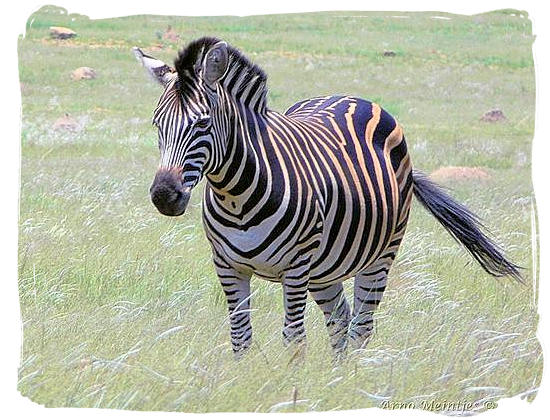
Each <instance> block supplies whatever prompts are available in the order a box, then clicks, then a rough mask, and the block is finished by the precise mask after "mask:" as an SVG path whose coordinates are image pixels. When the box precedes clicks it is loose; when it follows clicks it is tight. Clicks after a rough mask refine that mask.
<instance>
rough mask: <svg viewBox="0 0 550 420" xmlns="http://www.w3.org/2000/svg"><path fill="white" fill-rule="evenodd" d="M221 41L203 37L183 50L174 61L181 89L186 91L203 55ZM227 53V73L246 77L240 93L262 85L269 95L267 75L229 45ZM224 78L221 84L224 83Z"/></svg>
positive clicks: (240, 87)
mask: <svg viewBox="0 0 550 420" xmlns="http://www.w3.org/2000/svg"><path fill="white" fill-rule="evenodd" d="M220 41H221V40H220V39H218V38H214V37H203V38H199V39H197V40H195V41H192V42H190V43H189V44H188V45H187V46H186V47H185V48H184V49H182V50H181V51H180V52H179V54H178V57H177V58H176V60H175V61H174V67H175V68H176V71H177V73H178V76H179V79H180V81H181V82H182V83H179V88H180V89H182V90H185V80H189V78H195V77H196V76H197V74H196V70H195V69H196V65H197V63H198V61H199V60H201V59H202V55H203V54H204V52H205V51H207V50H208V49H209V48H210V47H212V46H213V45H215V44H217V43H218V42H220ZM227 51H228V53H229V69H228V72H227V73H233V74H235V73H239V74H244V75H245V76H244V77H243V78H242V79H241V80H240V81H239V84H240V86H239V89H238V92H240V91H242V90H244V89H245V88H246V87H247V86H248V85H249V84H250V83H255V84H257V85H261V86H262V87H263V90H264V91H265V93H264V97H265V94H266V93H267V75H266V73H265V72H264V71H263V70H262V69H261V68H260V67H259V66H258V65H256V64H254V63H252V62H251V61H250V60H249V59H248V58H247V57H245V56H244V55H243V54H242V53H241V52H240V51H239V50H238V49H236V48H235V47H233V46H231V45H228V46H227ZM224 78H226V76H224V77H223V78H222V80H221V83H222V84H223V82H224V80H223V79H224Z"/></svg>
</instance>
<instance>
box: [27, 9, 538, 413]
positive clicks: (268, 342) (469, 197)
mask: <svg viewBox="0 0 550 420" xmlns="http://www.w3.org/2000/svg"><path fill="white" fill-rule="evenodd" d="M182 10H183V9H182ZM521 13H522V12H518V11H513V10H503V11H497V12H493V13H487V14H483V15H477V16H470V17H465V16H457V15H446V14H437V16H439V17H445V19H441V18H433V16H435V15H434V14H433V13H396V12H392V13H366V12H353V13H350V12H332V13H315V14H300V15H279V16H258V17H246V18H233V17H208V18H176V17H162V16H133V17H127V18H118V19H108V20H95V21H94V20H89V19H88V18H86V17H85V16H81V15H67V13H66V12H64V11H63V10H62V9H59V8H54V7H45V8H42V9H41V10H39V11H38V12H36V13H35V14H33V15H32V16H31V17H30V18H29V21H28V22H29V23H28V25H27V33H26V36H25V37H24V38H23V37H21V38H20V40H19V68H20V80H21V91H22V101H23V116H22V139H21V141H22V160H21V162H22V163H21V196H20V231H19V232H20V233H19V255H20V257H19V290H20V300H21V312H22V322H23V335H24V341H23V347H22V356H21V366H20V379H19V383H18V388H19V390H20V392H21V393H22V394H23V395H25V396H27V397H29V398H30V399H31V400H33V401H35V402H37V403H39V404H43V405H46V406H48V407H53V406H71V407H109V408H124V409H132V410H165V411H167V410H174V411H192V412H195V411H197V412H204V411H307V410H337V409H352V408H363V407H372V406H381V405H382V404H383V403H384V402H385V401H386V402H392V403H393V402H403V403H414V404H417V406H420V405H421V403H422V401H428V402H429V401H435V402H441V401H447V402H453V401H468V402H471V403H472V404H474V407H473V408H472V409H471V410H472V411H478V410H481V411H482V410H484V409H486V408H488V407H489V408H490V407H491V404H492V403H493V402H497V401H498V399H500V398H503V397H510V396H516V395H518V394H521V395H522V396H523V397H526V398H527V399H529V400H530V399H532V398H534V396H535V395H536V390H537V388H538V385H539V382H540V380H541V375H542V365H543V360H542V352H541V347H540V345H539V343H538V341H537V339H536V327H537V306H536V305H537V293H536V286H533V284H535V283H534V280H533V279H534V278H535V274H536V273H535V272H534V271H533V244H534V243H535V244H536V241H535V242H533V241H532V239H533V235H536V232H535V231H534V226H535V223H534V221H533V219H534V217H535V216H534V214H535V213H534V200H533V192H532V186H531V177H530V170H531V167H530V153H531V141H532V137H533V129H534V115H535V113H534V106H535V81H534V67H533V60H532V54H531V44H532V42H533V40H534V37H533V35H532V33H531V24H530V21H529V20H528V19H527V18H526V16H525V14H524V13H523V14H521ZM520 14H521V16H520ZM52 25H55V26H68V27H70V28H72V29H74V30H75V31H76V32H77V33H78V37H77V38H76V39H74V40H68V41H54V40H51V39H49V29H48V28H49V26H52ZM168 25H171V26H172V28H173V30H174V31H175V32H177V33H178V34H179V35H180V36H181V41H180V42H176V43H173V42H169V41H165V40H162V39H161V38H160V34H162V32H163V31H164V30H165V29H166V27H167V26H168ZM203 35H215V36H218V37H221V38H223V39H225V40H227V41H228V42H230V43H232V44H233V45H235V46H237V47H238V48H240V49H241V50H242V51H244V52H245V53H246V54H247V55H248V56H249V58H250V59H252V60H253V61H254V62H256V63H258V64H259V65H261V66H262V67H263V68H264V69H265V71H266V72H267V74H268V76H269V82H268V83H269V88H270V93H269V102H270V106H271V108H273V109H276V110H279V111H283V110H284V109H286V108H287V107H288V106H290V105H291V104H293V103H294V102H296V101H298V100H300V99H304V98H307V97H311V96H317V95H321V94H334V93H347V94H353V95H358V96H361V97H364V98H366V99H370V100H374V101H377V102H378V103H380V104H381V105H382V106H383V107H384V108H386V109H387V110H388V111H390V112H391V113H393V114H394V116H396V117H397V118H398V119H399V121H400V122H401V124H402V125H403V127H404V130H405V134H406V136H407V139H408V144H409V148H410V151H411V155H412V158H413V162H414V164H415V166H416V167H417V168H419V169H422V170H425V171H427V172H430V171H432V170H434V169H437V168H438V167H440V166H449V165H455V166H479V167H483V168H485V169H486V170H487V171H488V172H489V174H490V175H491V177H490V178H489V179H487V180H484V181H475V182H471V181H470V182H468V181H464V182H454V183H453V185H450V186H451V187H452V188H453V194H454V195H455V196H456V197H457V198H458V199H459V200H460V201H462V202H464V203H466V204H467V205H468V206H469V207H470V208H471V209H473V210H474V211H475V212H477V213H479V215H480V216H481V217H482V218H483V219H484V220H485V222H486V225H487V226H488V227H489V228H490V230H491V231H492V232H493V233H494V236H495V237H496V238H497V240H498V242H500V243H502V244H506V248H507V250H508V253H509V255H510V257H511V258H512V259H513V260H514V261H516V262H517V263H519V264H520V265H523V266H524V267H526V270H525V277H526V280H527V281H526V285H525V286H522V285H519V284H517V283H514V282H513V281H508V280H507V279H501V280H498V279H493V278H490V277H489V276H488V275H486V274H485V273H484V272H483V271H482V270H481V269H480V268H479V267H478V266H477V265H476V264H474V263H472V261H471V259H470V258H469V256H468V255H467V254H466V252H465V251H464V250H463V249H462V248H460V247H459V246H458V245H457V244H456V243H454V242H453V240H452V239H451V238H450V237H449V236H448V235H447V234H446V233H445V232H444V230H443V229H442V228H441V227H440V226H438V225H437V224H436V221H435V219H433V218H431V217H430V216H429V215H428V214H427V213H425V212H424V211H423V210H422V209H421V208H420V206H419V205H418V203H416V202H415V203H414V204H413V211H412V215H411V219H410V220H411V221H410V224H409V228H408V231H407V235H406V238H405V240H404V242H403V245H402V247H401V251H400V254H399V257H398V260H397V263H396V264H395V265H394V268H393V270H392V272H391V273H390V280H389V287H388V289H387V292H386V293H385V296H384V300H383V302H382V304H381V306H380V309H379V311H378V313H377V315H376V319H377V330H376V334H375V337H374V339H373V340H372V341H371V343H370V345H369V346H368V348H367V349H366V350H363V351H360V352H357V353H355V354H353V355H351V356H350V357H348V359H347V360H346V361H344V362H343V363H342V364H341V365H333V364H332V362H331V353H330V350H329V347H330V346H329V344H328V338H327V334H326V331H325V327H324V322H323V319H322V315H321V313H320V311H319V310H318V309H317V307H316V306H315V305H314V303H313V302H312V301H310V302H309V303H308V309H307V324H306V328H307V331H308V349H307V356H306V358H305V360H304V361H303V363H296V362H292V360H291V354H290V353H289V352H287V351H285V350H284V347H283V344H282V340H281V326H282V319H283V309H282V293H281V289H280V286H278V285H276V284H271V283H268V282H265V281H263V280H259V279H254V281H253V282H252V288H253V291H254V293H255V295H254V299H253V303H252V305H253V308H254V313H253V315H252V322H253V325H254V334H255V337H254V340H255V341H254V346H253V348H252V349H251V351H250V352H249V354H247V355H246V357H244V358H243V359H242V360H240V361H235V360H234V359H233V357H232V353H231V348H230V342H229V334H228V331H229V326H228V320H227V313H226V307H225V301H224V298H223V293H222V291H221V287H220V286H219V284H218V281H217V279H216V277H215V274H214V270H213V266H212V264H211V260H210V249H209V245H208V243H207V241H206V239H205V237H204V234H203V230H202V225H201V220H200V212H201V210H200V206H201V204H200V196H201V194H200V191H197V192H195V193H194V195H193V197H192V203H191V205H190V209H189V210H188V213H186V216H185V217H182V218H178V219H169V218H166V217H163V216H161V215H160V214H158V212H157V211H156V209H155V208H154V207H153V205H152V204H151V203H150V200H149V197H148V188H149V185H150V182H151V181H152V178H153V175H154V172H155V170H156V166H157V159H158V151H157V148H156V142H157V139H156V132H155V130H154V129H153V128H152V127H151V124H150V118H151V114H152V110H153V108H154V106H155V104H156V101H157V99H158V97H159V95H160V93H161V92H160V90H159V87H158V86H156V85H155V84H154V83H153V82H151V81H150V80H148V79H147V77H146V76H145V74H144V71H143V69H142V68H140V67H139V65H138V63H137V62H136V60H135V59H134V57H133V55H132V53H131V47H132V46H133V45H139V46H140V47H142V48H143V49H144V50H146V51H149V52H152V53H153V54H154V55H156V56H157V57H159V58H161V59H163V60H165V61H167V62H169V63H170V62H172V61H173V58H174V56H175V54H176V51H177V49H178V48H179V47H181V46H183V45H184V44H185V43H186V42H188V41H190V40H192V39H194V38H197V37H199V36H203ZM385 50H391V51H394V52H395V55H394V56H384V54H383V52H384V51H385ZM80 66H90V67H93V68H94V69H95V70H96V71H97V73H98V77H97V78H96V79H95V80H84V81H74V80H72V79H71V78H70V73H71V71H72V70H74V69H75V68H77V67H80ZM493 108H499V109H501V110H502V111H503V112H504V114H505V115H506V117H507V119H506V120H504V121H501V122H498V123H486V122H481V121H480V117H481V115H483V113H485V112H486V111H488V110H490V109H493ZM65 113H68V114H69V115H70V116H71V117H72V118H74V119H75V120H76V121H77V122H78V123H79V125H80V129H78V130H77V131H63V130H55V129H53V128H52V127H53V124H54V122H55V121H56V120H57V119H58V118H59V117H61V116H63V115H64V114H65ZM535 255H536V251H535ZM535 259H536V258H535ZM348 283H350V284H347V288H348V292H349V291H350V290H349V286H351V282H348ZM294 400H295V401H294ZM386 404H387V403H386Z"/></svg>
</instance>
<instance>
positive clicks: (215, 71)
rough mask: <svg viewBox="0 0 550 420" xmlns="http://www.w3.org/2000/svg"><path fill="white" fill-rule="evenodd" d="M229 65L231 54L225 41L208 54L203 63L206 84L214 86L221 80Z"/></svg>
mask: <svg viewBox="0 0 550 420" xmlns="http://www.w3.org/2000/svg"><path fill="white" fill-rule="evenodd" d="M228 64H229V53H228V51H227V44H226V43H225V42H224V41H221V42H218V43H217V44H216V45H214V46H213V47H212V48H211V49H210V50H209V51H208V53H207V54H206V57H205V59H204V63H203V72H202V74H203V77H204V80H205V81H206V83H208V84H209V85H213V84H214V83H215V82H217V81H218V80H220V79H221V78H222V77H223V75H224V74H225V72H226V71H227V66H228Z"/></svg>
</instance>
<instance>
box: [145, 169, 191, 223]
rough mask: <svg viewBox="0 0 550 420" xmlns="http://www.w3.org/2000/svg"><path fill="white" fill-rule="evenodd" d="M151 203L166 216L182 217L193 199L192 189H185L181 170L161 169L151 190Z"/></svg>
mask: <svg viewBox="0 0 550 420" xmlns="http://www.w3.org/2000/svg"><path fill="white" fill-rule="evenodd" d="M149 191H150V194H151V201H152V202H153V204H154V205H155V207H156V208H157V210H158V211H159V212H160V213H162V214H164V215H165V216H181V215H182V214H183V213H184V212H185V209H186V208H187V204H188V203H189V198H190V197H191V188H189V187H186V188H185V187H184V186H183V183H182V178H181V170H175V169H172V170H166V169H160V170H159V171H158V172H157V174H156V175H155V179H154V180H153V184H152V185H151V188H150V190H149Z"/></svg>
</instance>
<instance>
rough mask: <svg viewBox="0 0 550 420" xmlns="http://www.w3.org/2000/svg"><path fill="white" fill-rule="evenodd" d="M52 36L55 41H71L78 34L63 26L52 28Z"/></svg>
mask: <svg viewBox="0 0 550 420" xmlns="http://www.w3.org/2000/svg"><path fill="white" fill-rule="evenodd" d="M50 36H51V37H52V38H55V39H69V38H74V37H75V36H76V32H75V31H73V30H72V29H69V28H64V27H63V26H50Z"/></svg>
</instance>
